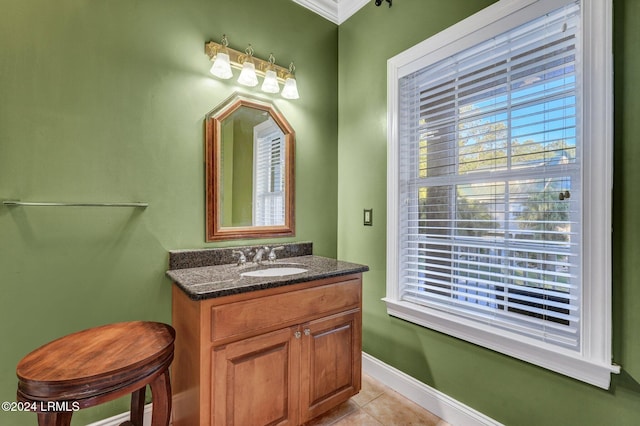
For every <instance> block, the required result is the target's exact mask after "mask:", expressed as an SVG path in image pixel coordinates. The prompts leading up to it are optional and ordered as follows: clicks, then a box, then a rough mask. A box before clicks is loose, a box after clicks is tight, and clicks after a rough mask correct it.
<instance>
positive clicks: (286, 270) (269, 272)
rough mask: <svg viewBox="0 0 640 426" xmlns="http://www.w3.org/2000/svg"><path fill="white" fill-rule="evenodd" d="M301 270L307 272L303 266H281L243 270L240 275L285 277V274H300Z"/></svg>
mask: <svg viewBox="0 0 640 426" xmlns="http://www.w3.org/2000/svg"><path fill="white" fill-rule="evenodd" d="M303 272H307V270H306V269H303V268H292V267H283V268H266V269H257V270H255V271H249V272H243V273H241V274H240V275H241V276H243V277H285V276H287V275H296V274H302V273H303Z"/></svg>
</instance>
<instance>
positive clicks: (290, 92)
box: [282, 62, 300, 99]
mask: <svg viewBox="0 0 640 426" xmlns="http://www.w3.org/2000/svg"><path fill="white" fill-rule="evenodd" d="M295 70H296V67H295V66H294V65H293V62H291V64H290V65H289V74H287V77H286V79H285V81H284V88H283V89H282V97H283V98H285V99H298V98H299V97H300V95H299V94H298V84H297V83H296V79H295V77H294V76H293V72H294V71H295Z"/></svg>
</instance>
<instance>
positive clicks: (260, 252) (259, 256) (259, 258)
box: [253, 247, 269, 265]
mask: <svg viewBox="0 0 640 426" xmlns="http://www.w3.org/2000/svg"><path fill="white" fill-rule="evenodd" d="M265 250H269V247H265V248H259V249H258V250H256V254H255V256H253V263H257V264H258V265H259V264H261V263H262V255H263V254H264V251H265Z"/></svg>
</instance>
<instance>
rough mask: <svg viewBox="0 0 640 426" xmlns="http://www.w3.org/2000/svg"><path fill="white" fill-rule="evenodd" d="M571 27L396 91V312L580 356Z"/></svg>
mask: <svg viewBox="0 0 640 426" xmlns="http://www.w3.org/2000/svg"><path fill="white" fill-rule="evenodd" d="M579 15H580V7H579V5H578V4H577V3H572V4H569V5H567V6H566V7H563V8H561V9H558V10H555V11H553V12H551V13H549V14H547V15H545V16H543V17H540V18H538V19H535V20H533V21H530V22H528V23H526V24H524V25H521V26H518V27H517V28H515V29H513V30H510V31H508V32H506V33H503V34H501V35H499V36H497V37H494V38H492V39H490V40H488V41H485V42H483V43H480V44H478V45H476V46H473V47H472V48H469V49H466V50H464V51H462V52H460V53H458V54H456V55H454V56H451V57H448V58H446V59H444V60H441V61H439V62H437V63H434V64H432V65H430V66H428V67H425V68H423V69H421V70H418V71H416V72H414V73H411V74H409V75H407V76H405V77H403V78H401V79H400V81H399V89H398V90H399V105H400V114H399V116H400V117H401V118H400V120H399V121H400V123H399V141H400V142H399V143H400V153H399V156H400V157H399V160H400V167H399V170H400V172H399V179H400V197H399V201H400V202H401V205H400V217H401V218H402V221H403V222H402V223H401V231H400V239H401V240H400V256H401V259H400V264H401V270H402V271H403V272H402V276H401V277H400V281H401V290H400V291H401V299H402V300H406V301H411V302H414V303H418V304H423V305H426V306H429V307H432V308H436V309H439V310H444V311H447V312H450V313H453V314H456V315H460V316H464V317H467V318H472V319H473V320H476V321H480V322H483V323H486V324H489V325H491V326H493V327H496V328H503V329H507V330H510V331H512V332H517V333H520V334H523V335H526V336H528V337H532V338H535V339H539V340H542V341H545V342H547V343H551V344H555V345H559V346H562V347H566V348H570V349H574V350H577V349H578V348H579V347H580V333H579V331H580V327H579V321H580V301H581V299H580V298H581V292H580V285H579V282H580V239H581V232H580V229H581V226H580V220H581V182H580V177H581V172H580V167H581V161H580V155H581V149H582V147H581V144H580V135H579V132H578V128H579V126H578V124H579V121H580V110H579V108H578V106H577V104H576V100H577V97H578V96H579V95H578V93H577V87H578V86H579V84H580V75H579V74H578V70H579V69H580V67H578V66H576V64H577V63H578V62H579V61H580V42H579V40H580V39H579V37H576V32H577V30H578V27H579V22H580V16H579Z"/></svg>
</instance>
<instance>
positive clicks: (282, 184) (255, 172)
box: [205, 95, 294, 241]
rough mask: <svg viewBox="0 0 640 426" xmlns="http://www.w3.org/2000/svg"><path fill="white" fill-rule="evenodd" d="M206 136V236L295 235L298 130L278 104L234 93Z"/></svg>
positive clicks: (216, 114) (214, 114)
mask: <svg viewBox="0 0 640 426" xmlns="http://www.w3.org/2000/svg"><path fill="white" fill-rule="evenodd" d="M205 139H206V156H207V170H206V175H207V177H206V179H207V182H206V183H207V185H206V186H207V203H206V205H207V212H206V213H207V214H206V217H207V220H206V222H207V223H206V225H207V226H206V227H207V241H216V240H226V239H235V238H261V237H274V236H290V235H293V234H294V226H293V217H294V215H293V165H294V162H293V161H294V160H293V158H294V132H293V130H292V129H291V126H290V125H289V123H288V122H287V121H286V119H285V118H284V116H283V115H282V114H280V113H279V112H278V110H277V109H276V108H275V106H273V105H272V104H271V103H268V102H265V101H261V100H256V99H251V98H247V97H244V96H239V95H235V96H233V97H232V98H230V99H229V100H227V101H225V102H223V103H222V104H221V105H220V106H219V107H217V108H216V109H215V110H213V111H212V112H210V113H209V114H208V115H207V119H206V131H205Z"/></svg>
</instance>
